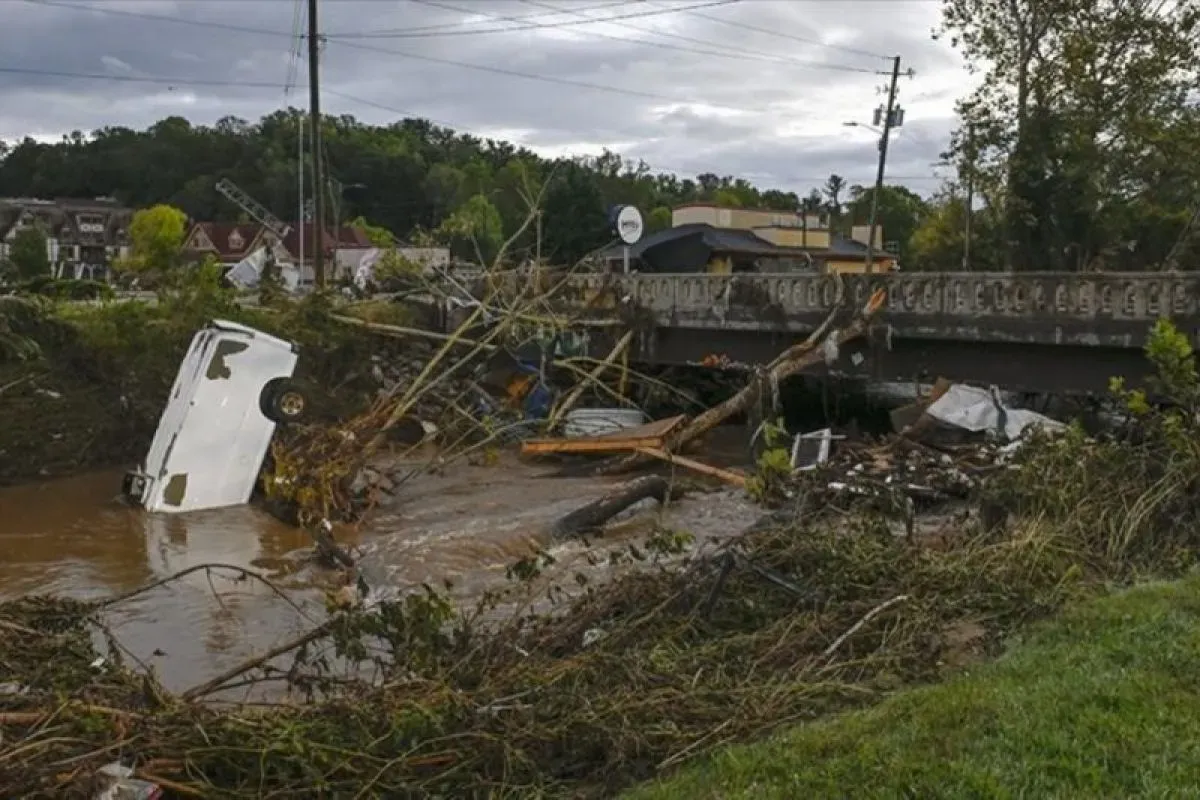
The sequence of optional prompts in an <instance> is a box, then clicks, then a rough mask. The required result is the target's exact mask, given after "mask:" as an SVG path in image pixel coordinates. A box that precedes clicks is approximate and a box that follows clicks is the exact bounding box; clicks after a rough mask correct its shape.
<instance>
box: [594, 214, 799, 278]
mask: <svg viewBox="0 0 1200 800" xmlns="http://www.w3.org/2000/svg"><path fill="white" fill-rule="evenodd" d="M599 257H600V259H601V260H602V261H604V262H605V263H606V264H607V265H608V266H609V267H610V268H612V269H614V270H617V271H619V270H621V269H622V266H623V262H624V257H625V256H624V246H623V245H620V244H618V245H615V246H612V247H608V248H605V249H604V250H602V251H601V252H600V254H599ZM784 261H787V262H791V261H797V262H799V268H806V267H807V264H808V263H809V261H810V259H808V258H807V256H806V255H805V254H804V252H803V251H797V249H796V248H794V247H779V246H777V245H774V244H771V243H770V242H768V241H767V240H766V239H763V238H762V237H760V236H756V235H755V234H753V233H751V232H750V231H741V230H733V229H729V228H716V227H713V226H712V225H707V224H704V223H693V224H687V225H679V226H677V227H674V228H668V229H666V230H662V231H658V232H657V233H652V234H650V235H649V236H647V237H645V238H643V239H642V240H641V241H639V242H638V243H637V244H634V245H631V246H630V248H629V264H630V269H631V270H637V271H639V272H667V273H679V272H713V273H729V272H754V271H762V267H763V266H765V264H766V263H767V262H769V263H770V264H772V265H775V268H776V269H778V268H779V266H778V264H779V263H780V262H784ZM790 268H793V269H794V268H797V266H795V265H791V266H790Z"/></svg>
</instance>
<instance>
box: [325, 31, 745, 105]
mask: <svg viewBox="0 0 1200 800" xmlns="http://www.w3.org/2000/svg"><path fill="white" fill-rule="evenodd" d="M333 44H337V45H339V46H341V47H350V48H354V49H355V50H367V51H370V52H373V53H384V54H387V55H392V56H398V57H400V58H411V59H414V60H417V61H427V62H429V63H431V64H443V65H446V66H451V67H460V68H462V69H471V70H476V71H478V72H490V73H492V74H494V75H507V76H509V77H510V78H525V79H526V80H532V81H542V82H545V83H557V84H559V85H561V86H577V87H579V88H581V89H592V90H594V91H598V92H611V93H613V94H622V95H626V96H628V97H641V98H645V99H648V100H659V101H662V102H666V103H677V104H684V105H708V106H712V107H713V108H725V109H729V110H731V111H741V112H745V113H755V114H758V113H765V110H764V109H748V108H742V107H738V106H730V105H726V104H723V103H709V102H704V101H699V100H686V99H683V98H680V97H671V96H670V95H663V94H658V93H656V92H644V91H641V90H638V89H622V88H621V87H619V86H608V85H605V84H602V83H590V82H588V81H576V80H572V79H570V78H559V77H556V76H553V75H538V74H535V73H532V72H521V71H519V70H515V69H506V68H504V67H488V66H484V65H483V64H471V63H469V62H467V61H454V60H453V59H449V58H439V57H437V56H427V55H420V54H417V53H405V52H403V51H400V50H387V49H384V48H382V47H376V46H374V45H369V44H361V43H359V42H344V41H341V40H338V41H335V42H333Z"/></svg>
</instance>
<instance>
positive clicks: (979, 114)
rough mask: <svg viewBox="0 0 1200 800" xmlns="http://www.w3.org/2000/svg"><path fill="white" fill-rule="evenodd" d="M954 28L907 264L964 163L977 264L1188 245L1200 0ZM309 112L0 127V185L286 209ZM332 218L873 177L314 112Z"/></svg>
mask: <svg viewBox="0 0 1200 800" xmlns="http://www.w3.org/2000/svg"><path fill="white" fill-rule="evenodd" d="M938 35H941V36H946V37H949V38H950V40H951V42H952V43H953V44H954V46H956V47H957V48H958V49H959V50H960V51H961V52H962V53H963V54H964V56H965V57H966V59H967V61H968V63H969V64H970V65H973V66H974V67H975V68H976V69H977V70H978V71H980V72H981V73H983V74H982V77H983V80H982V81H981V82H980V88H979V89H978V90H976V91H975V92H974V93H973V94H971V95H970V96H968V97H966V98H963V99H962V100H961V101H960V103H959V106H958V112H959V115H960V118H961V122H962V125H961V127H960V129H959V130H958V131H957V132H956V133H955V134H954V137H953V139H952V141H951V143H950V147H949V150H948V152H947V153H946V154H945V155H946V158H948V159H950V160H951V162H952V163H953V164H955V165H956V166H957V172H958V175H957V178H956V179H955V180H952V181H950V182H948V183H947V184H946V185H945V186H944V187H942V189H941V190H939V192H937V193H936V194H935V196H934V197H932V198H929V199H923V198H921V197H919V196H918V195H916V194H914V193H913V192H911V191H909V190H908V189H905V188H904V187H899V186H888V187H885V189H884V191H883V192H882V193H881V195H880V198H879V221H880V224H881V225H882V227H883V231H884V235H885V238H886V239H887V240H889V241H895V242H897V243H898V244H899V246H900V255H901V260H902V263H903V264H904V267H905V268H906V269H936V270H946V269H960V268H961V267H962V265H963V254H964V249H965V242H964V235H965V231H966V229H967V207H966V202H965V200H964V191H963V188H964V184H965V183H966V182H967V181H968V180H969V181H971V182H972V183H973V185H974V187H975V193H976V203H975V208H974V210H973V213H972V214H971V222H972V225H971V228H972V232H973V236H972V242H971V253H972V258H971V262H970V266H971V268H973V269H1018V270H1028V269H1054V270H1082V269H1128V270H1140V269H1151V268H1156V267H1161V266H1163V265H1168V266H1170V265H1176V266H1189V264H1190V260H1191V259H1192V258H1194V256H1195V255H1196V254H1197V250H1198V247H1197V240H1198V239H1200V223H1197V221H1196V214H1197V209H1198V207H1200V205H1198V202H1200V109H1198V108H1197V102H1196V94H1195V92H1196V87H1198V86H1200V47H1198V46H1197V40H1198V39H1197V37H1198V35H1200V5H1198V4H1197V3H1195V2H1187V3H1179V2H1161V1H1160V0H943V25H942V27H941V30H940V31H939V33H938ZM302 124H306V121H305V115H304V114H303V113H302V112H299V111H297V110H294V109H289V110H286V111H278V112H276V113H273V114H271V115H269V116H266V117H264V118H263V119H261V120H260V121H259V122H258V123H255V124H251V123H248V122H246V121H243V120H239V119H234V118H226V119H223V120H221V121H219V122H218V123H217V124H216V125H214V126H211V127H206V126H194V125H191V124H190V123H189V122H188V121H187V120H185V119H183V118H180V117H170V118H167V119H164V120H162V121H161V122H159V123H157V124H155V125H153V126H151V127H150V128H149V129H147V130H144V131H134V130H130V129H127V128H105V129H102V130H99V131H96V132H94V133H93V134H92V135H91V136H84V135H82V134H81V133H73V134H71V135H70V136H66V137H64V138H63V140H62V141H61V142H60V143H57V144H39V143H37V142H34V141H32V140H26V141H24V142H21V143H19V144H16V145H15V146H12V147H9V148H7V149H5V148H3V147H2V146H0V195H29V196H39V197H57V196H84V197H87V196H96V195H102V194H107V195H114V196H116V197H118V198H119V199H120V200H122V201H124V202H125V203H128V204H131V205H134V206H137V207H147V206H151V205H154V204H160V203H163V204H168V205H171V206H174V207H177V208H179V209H182V210H183V211H184V212H186V213H187V214H188V215H189V216H191V217H193V218H196V219H210V220H229V219H235V218H237V217H238V213H239V212H238V210H237V209H236V208H235V207H234V206H232V205H231V204H230V203H229V202H228V201H227V200H225V199H224V198H223V197H221V196H220V195H219V194H218V193H217V192H216V190H215V188H214V186H215V184H216V183H217V181H218V180H219V179H221V178H226V177H227V178H231V179H232V180H234V181H235V182H237V183H238V184H239V185H240V186H242V187H243V188H244V189H246V190H247V191H249V192H250V193H251V194H252V195H254V196H255V197H256V198H258V199H259V200H260V201H261V202H263V203H265V204H266V205H267V206H268V207H270V208H272V209H273V210H274V211H275V212H276V213H279V214H281V215H283V216H285V217H286V216H294V214H288V213H287V212H286V210H287V209H295V208H297V206H298V196H297V195H298V192H297V172H298V169H299V166H298V164H297V162H296V157H295V151H296V142H297V136H298V133H299V131H298V126H300V125H302ZM324 129H325V132H324V142H325V157H326V162H327V164H328V166H329V167H330V172H331V174H332V175H333V176H335V177H336V179H337V181H335V182H333V183H332V185H331V188H330V192H329V206H330V208H331V209H332V210H333V215H334V216H336V218H337V219H338V220H340V221H345V220H350V219H353V218H362V219H364V220H369V221H370V223H372V224H373V225H376V226H379V227H382V228H383V229H386V230H388V231H391V232H392V233H394V234H395V235H396V236H398V237H400V238H401V239H407V240H420V239H422V238H424V237H433V238H437V239H440V240H441V241H445V242H448V243H450V244H451V246H452V247H453V248H454V249H455V251H456V253H457V255H459V256H462V257H468V258H483V259H484V260H488V259H489V258H490V256H491V255H493V254H494V253H495V251H496V249H498V247H499V246H500V243H501V242H502V241H503V240H505V239H506V238H507V237H509V236H510V235H512V234H513V233H514V232H515V231H517V230H518V229H519V227H520V226H521V224H522V222H523V221H524V220H525V218H526V216H527V214H528V212H529V207H530V203H531V202H532V200H533V198H534V197H535V196H538V195H539V192H541V195H540V203H539V207H540V208H541V209H542V210H543V213H542V217H541V220H540V223H541V224H540V225H537V226H529V229H528V231H527V232H526V233H525V234H524V235H523V236H521V237H520V238H519V239H518V240H517V241H516V243H515V245H516V246H515V248H514V252H515V253H516V254H517V255H519V256H520V255H526V254H532V253H533V252H534V251H535V250H536V249H537V246H538V244H539V241H538V239H537V232H538V231H539V230H540V231H541V239H540V245H541V252H542V254H543V255H544V256H545V258H546V259H548V260H551V261H557V262H572V261H574V260H576V259H578V258H580V257H582V256H583V255H585V254H587V253H588V252H590V251H592V250H594V249H595V248H598V247H601V246H603V245H605V244H606V243H608V242H609V241H610V240H611V232H610V230H609V225H608V211H607V209H608V208H610V207H611V206H612V205H615V204H624V203H629V204H634V205H637V206H638V207H639V208H641V209H642V210H643V211H644V212H645V213H646V214H647V221H648V226H649V228H650V230H652V231H653V230H657V229H661V228H664V227H667V226H669V225H670V218H671V212H670V209H671V208H672V207H673V206H676V205H679V204H681V203H685V202H695V201H707V202H714V203H719V204H724V205H732V206H743V207H759V208H768V209H779V210H795V209H804V210H806V211H809V212H810V213H811V212H813V211H821V212H824V213H827V214H828V215H829V216H830V218H831V220H832V223H833V225H834V226H835V227H836V228H843V229H844V228H848V227H849V226H850V225H851V224H855V223H857V224H863V223H865V222H866V221H867V218H868V215H869V209H870V206H871V195H872V190H871V189H864V188H863V187H857V186H847V185H846V182H845V180H843V179H842V178H840V177H839V176H837V175H833V176H830V179H829V180H828V181H827V182H826V183H825V185H824V186H822V187H815V188H812V189H811V190H809V191H808V192H807V193H806V192H804V191H800V192H793V191H780V190H762V189H760V188H758V187H755V186H753V185H752V184H750V183H749V182H747V181H745V180H743V179H740V178H735V177H732V176H725V177H721V176H718V175H716V174H712V173H709V174H704V175H699V176H697V177H696V178H694V179H692V178H681V177H678V176H675V175H667V174H655V173H653V172H652V171H651V170H650V169H649V167H648V166H647V165H646V164H644V163H632V162H629V161H626V160H623V159H622V158H621V157H620V156H619V155H617V154H614V153H605V154H603V155H601V156H599V157H595V158H587V159H575V160H554V161H551V160H546V159H542V158H539V157H538V156H537V155H535V154H534V153H532V152H530V151H528V150H525V149H522V148H519V147H515V146H513V145H511V144H508V143H504V142H497V141H493V140H485V139H479V138H477V137H473V136H470V135H465V134H459V133H455V132H454V131H451V130H448V129H446V128H441V127H438V126H436V125H433V124H432V123H430V122H428V121H425V120H419V119H406V120H403V121H400V122H397V123H395V124H392V125H387V126H371V125H366V124H363V123H361V122H359V121H357V120H355V119H354V118H352V117H349V116H343V117H337V118H328V119H326V120H325V121H324Z"/></svg>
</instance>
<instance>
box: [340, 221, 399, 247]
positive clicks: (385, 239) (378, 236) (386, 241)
mask: <svg viewBox="0 0 1200 800" xmlns="http://www.w3.org/2000/svg"><path fill="white" fill-rule="evenodd" d="M350 227H352V228H357V229H358V230H360V231H362V233H363V235H364V236H366V237H367V241H369V242H370V243H371V244H373V245H375V246H376V247H392V246H394V245H395V244H396V238H395V237H394V236H392V233H391V231H389V230H388V229H387V228H381V227H380V226H378V225H372V224H371V223H369V222H367V220H366V218H365V217H356V218H355V219H353V220H351V221H350Z"/></svg>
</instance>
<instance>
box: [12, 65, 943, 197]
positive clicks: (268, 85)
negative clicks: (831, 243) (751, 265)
mask: <svg viewBox="0 0 1200 800" xmlns="http://www.w3.org/2000/svg"><path fill="white" fill-rule="evenodd" d="M0 74H17V75H44V76H49V77H57V78H78V79H85V80H103V81H114V82H117V83H151V84H160V85H171V86H202V87H214V86H215V87H245V88H255V89H278V88H279V84H278V83H274V82H269V81H223V80H203V79H193V78H166V77H155V76H134V75H106V74H102V73H88V72H68V71H63V70H42V69H28V68H23V67H4V66H0ZM295 88H300V87H299V86H297V87H295ZM322 94H329V95H333V96H335V97H340V98H342V99H343V100H348V101H350V102H352V103H356V104H359V105H362V106H368V107H372V108H376V109H378V110H381V111H388V112H390V113H393V114H399V115H401V116H404V117H408V118H410V119H422V120H426V121H428V122H431V123H433V124H435V125H440V126H441V127H443V128H447V129H449V130H452V131H454V132H456V133H458V134H460V135H464V134H465V135H472V136H476V138H486V137H479V136H478V135H476V134H471V133H470V132H469V131H466V130H464V129H463V127H462V126H461V125H458V124H455V123H451V122H447V121H445V120H438V119H434V118H432V117H430V116H428V115H427V114H420V113H418V112H416V111H411V110H406V109H401V108H396V107H395V106H391V105H388V104H386V103H379V102H376V101H374V100H368V99H366V98H363V97H358V96H356V95H352V94H349V93H347V92H341V91H338V90H335V89H322ZM519 146H520V147H524V148H529V149H532V147H533V146H531V145H519ZM567 157H569V158H578V157H585V158H595V157H596V155H595V154H593V153H575V154H567ZM624 160H625V161H628V162H631V163H638V164H645V165H646V167H647V169H650V170H651V171H652V172H653V171H656V170H657V171H658V172H660V173H662V172H669V173H674V174H676V175H678V176H686V175H689V174H693V173H695V174H703V173H702V172H695V170H685V169H679V168H675V167H672V166H669V165H664V164H659V165H657V166H652V165H650V164H649V163H648V162H646V161H645V160H644V159H630V158H626V159H624ZM714 174H716V173H714ZM747 175H748V176H750V177H753V176H754V173H747ZM764 177H765V176H764ZM889 178H890V179H891V180H895V181H901V180H908V181H917V180H938V177H937V176H936V175H892V176H889ZM776 180H784V181H786V182H788V183H806V182H820V181H824V180H825V177H816V176H794V175H787V176H778V177H776ZM848 180H849V179H848ZM862 182H863V183H867V182H870V180H869V179H866V178H864V179H863V180H862Z"/></svg>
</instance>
